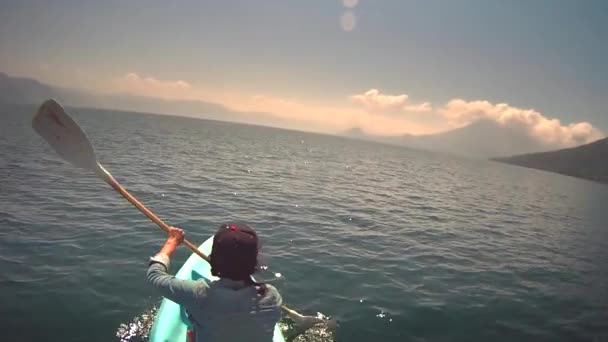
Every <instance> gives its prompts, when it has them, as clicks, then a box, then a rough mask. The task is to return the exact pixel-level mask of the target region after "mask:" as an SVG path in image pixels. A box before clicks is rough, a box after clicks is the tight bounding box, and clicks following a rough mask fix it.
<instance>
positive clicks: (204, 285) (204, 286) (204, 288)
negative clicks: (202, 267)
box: [193, 279, 209, 298]
mask: <svg viewBox="0 0 608 342" xmlns="http://www.w3.org/2000/svg"><path fill="white" fill-rule="evenodd" d="M193 284H194V292H195V294H196V296H197V297H198V298H203V297H206V296H207V294H208V293H209V283H208V282H207V280H205V279H197V280H194V281H193Z"/></svg>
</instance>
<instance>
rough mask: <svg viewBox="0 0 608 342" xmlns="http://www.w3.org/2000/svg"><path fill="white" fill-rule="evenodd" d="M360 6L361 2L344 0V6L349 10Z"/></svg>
mask: <svg viewBox="0 0 608 342" xmlns="http://www.w3.org/2000/svg"><path fill="white" fill-rule="evenodd" d="M358 4H359V0H342V5H344V7H347V8H355V7H357V5H358Z"/></svg>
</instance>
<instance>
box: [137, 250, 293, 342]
mask: <svg viewBox="0 0 608 342" xmlns="http://www.w3.org/2000/svg"><path fill="white" fill-rule="evenodd" d="M147 278H148V282H149V283H150V284H152V286H154V287H155V288H157V289H158V290H159V291H160V293H161V294H162V295H163V296H164V297H165V298H167V299H169V300H172V301H174V302H175V303H178V304H180V305H182V306H183V307H184V308H185V309H186V310H187V311H188V313H190V316H191V321H192V324H193V326H194V327H195V332H196V341H197V342H202V341H205V342H215V341H234V342H240V341H251V342H257V341H259V342H271V341H272V338H273V332H274V326H275V324H276V323H277V322H278V321H279V319H280V318H281V305H282V302H283V300H282V298H281V295H280V294H279V292H278V291H277V289H276V288H275V287H274V286H272V285H266V291H265V292H264V293H263V294H259V293H258V291H257V289H256V287H254V286H248V285H246V284H245V283H244V282H242V281H233V280H230V279H220V280H217V281H213V282H210V283H207V282H206V281H205V280H203V279H201V280H182V279H177V278H175V277H174V276H172V275H170V274H168V273H167V266H166V265H165V264H164V263H162V262H159V261H155V262H152V263H151V264H150V266H149V268H148V274H147Z"/></svg>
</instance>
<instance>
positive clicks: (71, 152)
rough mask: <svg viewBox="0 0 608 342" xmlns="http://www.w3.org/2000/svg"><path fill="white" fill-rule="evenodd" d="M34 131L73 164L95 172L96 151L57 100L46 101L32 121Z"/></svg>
mask: <svg viewBox="0 0 608 342" xmlns="http://www.w3.org/2000/svg"><path fill="white" fill-rule="evenodd" d="M32 127H33V128H34V130H35V131H36V132H37V133H38V134H39V135H40V136H41V137H42V138H43V139H44V140H45V141H46V142H47V143H48V144H49V145H51V147H52V148H53V149H54V150H55V151H57V153H59V155H60V156H61V157H62V158H63V159H65V160H67V161H68V162H70V163H71V164H73V165H75V166H77V167H81V168H84V169H89V170H94V169H95V167H96V165H97V159H96V158H95V151H94V150H93V146H92V145H91V143H90V142H89V139H88V138H87V136H86V134H85V133H84V132H83V131H82V129H81V128H80V126H78V124H77V123H76V122H75V121H74V120H73V119H72V118H71V117H70V116H69V115H68V114H67V113H66V112H65V110H64V109H63V107H61V105H60V104H59V103H57V101H55V100H46V101H45V102H44V103H42V105H40V108H38V111H37V112H36V115H35V116H34V119H33V120H32Z"/></svg>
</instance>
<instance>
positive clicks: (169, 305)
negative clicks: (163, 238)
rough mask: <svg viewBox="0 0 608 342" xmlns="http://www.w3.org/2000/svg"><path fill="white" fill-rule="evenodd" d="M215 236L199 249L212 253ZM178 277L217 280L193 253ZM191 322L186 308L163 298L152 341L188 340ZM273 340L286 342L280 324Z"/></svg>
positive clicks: (151, 335)
mask: <svg viewBox="0 0 608 342" xmlns="http://www.w3.org/2000/svg"><path fill="white" fill-rule="evenodd" d="M212 246H213V236H212V237H210V238H209V239H207V240H206V241H205V242H203V243H202V244H201V245H200V246H199V247H198V249H199V250H200V251H201V252H203V253H205V254H206V255H209V254H211V248H212ZM175 277H176V278H178V279H192V280H198V279H201V278H204V279H205V280H206V281H209V282H210V281H214V280H217V279H218V278H217V277H214V276H213V275H211V266H210V265H209V263H207V262H206V261H205V260H203V259H201V258H200V257H199V256H198V255H196V254H194V253H192V255H190V257H189V258H188V259H187V260H186V262H185V263H184V265H183V266H182V267H181V268H180V269H179V271H178V272H177V274H176V275H175ZM189 328H190V322H189V321H188V317H187V315H186V312H185V310H184V309H183V308H182V307H181V306H180V305H179V304H177V303H175V302H172V301H170V300H168V299H166V298H163V300H162V302H161V304H160V308H159V309H158V314H157V315H156V320H155V321H154V324H153V326H152V331H151V332H150V339H149V341H150V342H186V341H187V332H188V329H189ZM273 342H285V338H284V337H283V333H282V332H281V329H280V327H279V325H278V324H277V325H275V327H274V337H273Z"/></svg>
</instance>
